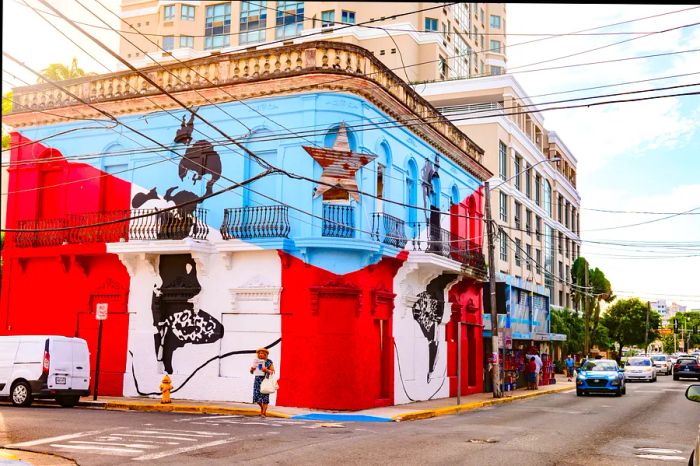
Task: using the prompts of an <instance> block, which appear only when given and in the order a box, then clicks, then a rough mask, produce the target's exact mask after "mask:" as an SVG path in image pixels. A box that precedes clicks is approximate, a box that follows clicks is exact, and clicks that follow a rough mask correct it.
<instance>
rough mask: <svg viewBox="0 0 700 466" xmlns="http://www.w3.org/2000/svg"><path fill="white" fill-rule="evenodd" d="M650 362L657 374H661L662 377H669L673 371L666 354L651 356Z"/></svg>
mask: <svg viewBox="0 0 700 466" xmlns="http://www.w3.org/2000/svg"><path fill="white" fill-rule="evenodd" d="M651 360H652V362H653V363H654V367H656V371H657V372H658V373H663V374H664V375H670V374H671V372H672V371H673V364H672V363H671V358H670V357H668V355H666V354H652V355H651Z"/></svg>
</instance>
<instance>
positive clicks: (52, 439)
mask: <svg viewBox="0 0 700 466" xmlns="http://www.w3.org/2000/svg"><path fill="white" fill-rule="evenodd" d="M117 429H122V427H113V428H111V429H104V430H91V431H87V432H78V433H75V434H68V435H59V436H58V437H47V438H40V439H37V440H31V441H29V442H20V443H13V444H11V445H5V448H13V447H15V448H21V447H33V446H35V445H42V444H44V443H51V442H60V441H62V440H69V439H72V438H78V437H87V436H88V435H95V434H101V433H104V432H111V431H114V430H117Z"/></svg>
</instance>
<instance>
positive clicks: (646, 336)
mask: <svg viewBox="0 0 700 466" xmlns="http://www.w3.org/2000/svg"><path fill="white" fill-rule="evenodd" d="M649 310H651V303H650V302H649V301H647V323H646V326H645V327H644V354H649Z"/></svg>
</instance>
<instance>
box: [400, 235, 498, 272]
mask: <svg viewBox="0 0 700 466" xmlns="http://www.w3.org/2000/svg"><path fill="white" fill-rule="evenodd" d="M409 226H410V230H411V232H412V235H411V236H412V237H411V240H410V243H409V248H410V249H411V250H413V251H422V252H427V253H430V254H436V255H438V256H442V257H446V258H448V259H452V260H454V261H456V262H459V263H461V264H464V265H466V266H468V267H471V268H474V269H476V270H477V271H479V272H481V273H485V271H486V260H485V258H484V254H483V252H482V250H481V246H480V245H479V244H478V243H476V242H474V241H471V240H468V239H465V238H462V237H461V236H458V235H456V234H454V233H451V232H450V231H448V230H445V229H444V228H441V227H439V226H436V225H426V224H425V223H411V224H409Z"/></svg>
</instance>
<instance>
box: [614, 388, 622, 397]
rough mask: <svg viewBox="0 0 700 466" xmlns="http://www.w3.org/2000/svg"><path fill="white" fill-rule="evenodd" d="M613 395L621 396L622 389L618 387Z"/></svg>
mask: <svg viewBox="0 0 700 466" xmlns="http://www.w3.org/2000/svg"><path fill="white" fill-rule="evenodd" d="M615 396H622V389H621V388H618V389H617V391H616V392H615Z"/></svg>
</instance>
